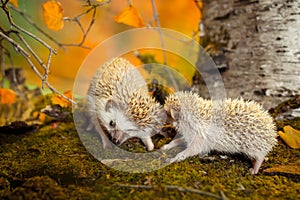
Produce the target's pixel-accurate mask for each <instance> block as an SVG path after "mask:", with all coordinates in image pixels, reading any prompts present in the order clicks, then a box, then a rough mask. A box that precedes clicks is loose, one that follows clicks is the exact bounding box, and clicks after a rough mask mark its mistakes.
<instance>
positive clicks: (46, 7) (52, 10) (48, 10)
mask: <svg viewBox="0 0 300 200" xmlns="http://www.w3.org/2000/svg"><path fill="white" fill-rule="evenodd" d="M63 14H64V10H63V8H62V6H61V4H60V3H59V2H58V1H47V2H45V3H43V17H44V22H45V24H46V26H47V27H48V28H49V29H50V30H53V31H59V30H61V29H62V28H63V27H64V21H63Z"/></svg>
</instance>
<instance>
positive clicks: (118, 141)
mask: <svg viewBox="0 0 300 200" xmlns="http://www.w3.org/2000/svg"><path fill="white" fill-rule="evenodd" d="M112 142H113V143H114V144H115V145H120V140H119V139H118V138H112Z"/></svg>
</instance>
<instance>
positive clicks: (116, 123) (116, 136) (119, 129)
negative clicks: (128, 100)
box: [102, 100, 144, 145]
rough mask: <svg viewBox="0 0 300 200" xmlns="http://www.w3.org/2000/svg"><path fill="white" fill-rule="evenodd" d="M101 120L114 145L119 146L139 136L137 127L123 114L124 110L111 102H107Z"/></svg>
mask: <svg viewBox="0 0 300 200" xmlns="http://www.w3.org/2000/svg"><path fill="white" fill-rule="evenodd" d="M102 118H103V124H104V126H105V128H106V129H107V130H108V132H109V134H110V135H111V137H112V141H113V143H115V144H116V145H121V144H122V143H123V142H125V141H126V140H128V139H129V138H132V137H136V136H138V135H141V134H140V132H141V130H140V129H139V127H138V126H137V125H136V124H135V123H134V122H132V120H130V119H129V117H127V116H126V115H125V114H124V110H123V109H122V108H120V107H119V106H118V105H117V104H116V102H114V101H113V100H109V101H108V102H107V104H106V107H105V111H104V113H102ZM142 132H144V130H142Z"/></svg>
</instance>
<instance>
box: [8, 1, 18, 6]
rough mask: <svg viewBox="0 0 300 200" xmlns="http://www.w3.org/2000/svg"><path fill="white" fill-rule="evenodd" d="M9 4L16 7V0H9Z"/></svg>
mask: <svg viewBox="0 0 300 200" xmlns="http://www.w3.org/2000/svg"><path fill="white" fill-rule="evenodd" d="M9 3H11V4H12V5H14V6H15V7H18V6H19V4H18V0H9Z"/></svg>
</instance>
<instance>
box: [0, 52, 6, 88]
mask: <svg viewBox="0 0 300 200" xmlns="http://www.w3.org/2000/svg"><path fill="white" fill-rule="evenodd" d="M0 67H1V75H2V81H1V87H2V88H3V87H4V77H5V71H4V49H3V48H2V47H0Z"/></svg>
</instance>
